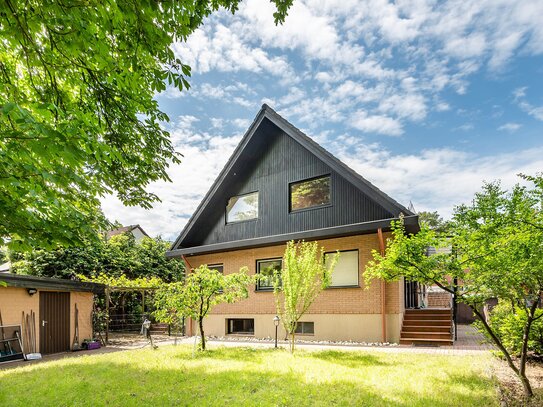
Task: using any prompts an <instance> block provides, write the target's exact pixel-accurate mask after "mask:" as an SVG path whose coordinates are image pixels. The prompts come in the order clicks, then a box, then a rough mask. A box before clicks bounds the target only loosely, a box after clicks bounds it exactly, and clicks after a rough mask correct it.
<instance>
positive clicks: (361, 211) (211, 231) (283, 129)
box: [167, 105, 451, 343]
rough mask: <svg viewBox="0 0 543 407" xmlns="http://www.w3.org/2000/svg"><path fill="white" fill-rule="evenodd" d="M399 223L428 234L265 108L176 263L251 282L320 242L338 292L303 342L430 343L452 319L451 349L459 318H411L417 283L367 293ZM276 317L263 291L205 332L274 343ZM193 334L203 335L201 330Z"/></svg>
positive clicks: (215, 317) (323, 299) (227, 310)
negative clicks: (290, 246)
mask: <svg viewBox="0 0 543 407" xmlns="http://www.w3.org/2000/svg"><path fill="white" fill-rule="evenodd" d="M400 216H403V219H404V222H405V225H406V228H407V230H408V231H409V232H411V233H416V232H417V231H418V230H419V224H418V216H417V215H416V214H414V213H413V212H411V211H410V210H408V209H407V208H405V207H404V206H402V205H401V204H399V203H398V202H396V201H395V200H394V199H392V198H391V197H389V196H388V195H386V194H385V193H384V192H382V191H380V190H379V189H378V188H376V187H375V186H374V185H372V184H371V183H370V182H368V181H367V180H366V179H364V178H363V177H361V176H360V175H359V174H357V173H356V172H355V171H353V170H352V169H351V168H349V167H348V166H347V165H345V164H344V163H342V162H341V161H340V160H338V159H337V158H336V157H334V156H333V155H332V154H330V153H329V152H327V151H326V150H325V149H323V148H322V147H321V146H319V145H318V144H317V143H316V142H314V141H313V140H312V139H311V138H309V137H308V136H306V135H305V134H304V133H302V132H301V131H300V130H298V129H297V128H295V127H294V126H293V125H292V124H290V123H289V122H288V121H286V120H285V119H284V118H283V117H281V116H280V115H279V114H277V113H276V112H275V111H274V110H272V109H271V108H270V107H268V106H267V105H263V107H262V109H261V110H260V112H259V113H258V115H257V116H256V118H255V120H254V122H253V123H252V125H251V126H250V128H249V129H248V131H247V132H246V134H245V135H244V137H243V138H242V140H241V142H240V144H239V145H238V147H237V148H236V149H235V151H234V153H233V155H232V157H231V158H230V159H229V161H228V162H227V164H226V166H225V167H224V169H223V170H222V172H221V173H220V174H219V176H218V178H217V180H216V181H215V182H214V184H213V185H212V186H211V189H210V190H209V192H208V193H207V195H206V196H205V197H204V199H203V201H202V202H201V203H200V205H199V206H198V208H197V209H196V212H195V213H194V214H193V216H192V217H191V219H190V220H189V221H188V223H187V225H186V226H185V228H184V230H183V231H182V232H181V234H180V235H179V237H178V238H177V240H176V241H175V242H174V244H173V245H172V248H171V250H170V251H169V252H168V253H167V255H168V256H169V257H182V258H183V259H184V261H185V263H186V264H187V267H188V269H191V268H195V267H198V266H199V265H202V264H207V265H208V266H209V267H210V268H214V269H217V270H219V271H221V272H224V273H225V274H228V273H232V272H237V271H238V270H239V269H240V268H241V267H243V266H247V267H248V268H249V270H250V273H270V272H271V271H273V270H274V269H280V268H281V262H282V259H281V258H282V255H283V253H284V250H285V242H287V241H289V240H295V241H297V240H302V239H304V240H318V242H319V244H320V245H322V246H323V247H324V248H325V251H326V252H329V253H334V252H335V251H337V250H339V251H340V258H339V262H338V264H337V266H336V268H335V270H334V272H333V274H332V285H331V287H329V288H328V289H326V290H324V291H323V292H322V293H321V294H320V296H319V298H317V300H316V301H315V302H314V304H313V305H312V306H311V308H310V310H309V312H308V313H307V314H306V315H305V316H304V317H303V318H302V320H301V323H300V324H299V325H298V331H299V334H300V335H303V336H306V337H307V339H313V340H332V341H348V340H351V341H365V342H383V341H385V342H399V341H400V336H401V337H402V342H403V343H413V342H416V341H421V342H424V341H429V339H433V338H437V337H439V336H441V335H435V336H432V335H430V338H428V337H427V336H428V335H426V336H425V335H419V334H420V332H419V331H422V332H424V330H425V329H426V330H427V331H428V330H430V331H431V329H430V328H427V327H426V326H427V325H430V322H425V321H435V320H444V322H443V323H442V324H441V325H442V326H441V328H443V326H445V329H441V330H440V332H442V331H447V329H448V330H449V331H448V333H447V332H446V333H445V334H443V336H444V337H445V340H446V341H448V342H450V339H451V338H450V336H451V334H450V329H451V321H450V310H447V309H445V310H441V309H439V310H438V309H436V310H432V311H431V312H430V313H428V310H418V309H413V310H407V311H406V309H405V308H406V305H408V306H409V307H411V308H418V307H419V305H418V304H411V303H408V298H412V296H413V295H417V290H418V287H417V284H416V283H406V282H404V281H400V282H391V283H384V282H382V281H373V282H372V284H371V285H370V287H369V288H367V289H366V288H365V282H364V270H365V266H366V263H367V262H368V261H369V260H370V259H371V258H372V255H371V252H372V250H381V251H383V250H384V244H385V239H386V238H387V236H390V224H391V221H393V220H395V219H398V218H399V217H400ZM423 313H424V315H422V314H423ZM441 313H443V315H441ZM275 314H276V308H275V302H274V294H273V290H272V287H271V286H269V285H266V283H265V282H261V283H260V284H258V285H256V286H255V287H254V288H253V289H251V290H250V294H249V298H248V299H246V300H243V301H240V302H238V303H235V304H221V305H218V306H216V307H215V308H214V309H213V312H212V314H211V315H209V316H208V317H207V318H206V320H205V332H206V334H208V335H212V336H225V335H254V336H255V337H273V336H274V332H275V327H274V323H273V317H274V316H275ZM404 319H405V320H408V321H409V322H408V323H407V324H406V323H404ZM420 321H422V322H420ZM413 322H414V323H415V325H414V324H413ZM417 324H419V325H417ZM447 324H448V325H447ZM422 325H424V327H423V329H422V328H418V327H419V326H422ZM447 326H448V328H447ZM187 328H188V333H189V334H190V333H191V332H194V333H195V332H196V329H195V326H194V323H191V324H189V326H188V327H187ZM408 332H412V333H413V334H410V333H408ZM281 335H285V333H284V331H283V332H282V333H281ZM447 335H448V336H447Z"/></svg>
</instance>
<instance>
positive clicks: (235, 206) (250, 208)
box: [226, 192, 258, 223]
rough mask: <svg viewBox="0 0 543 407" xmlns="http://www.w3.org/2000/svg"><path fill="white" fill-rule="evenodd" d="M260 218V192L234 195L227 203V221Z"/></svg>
mask: <svg viewBox="0 0 543 407" xmlns="http://www.w3.org/2000/svg"><path fill="white" fill-rule="evenodd" d="M256 218H258V192H251V193H250V194H245V195H238V196H233V197H232V198H230V199H229V200H228V204H227V205H226V223H231V222H240V221H243V220H250V219H256Z"/></svg>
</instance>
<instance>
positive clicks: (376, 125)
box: [351, 110, 403, 136]
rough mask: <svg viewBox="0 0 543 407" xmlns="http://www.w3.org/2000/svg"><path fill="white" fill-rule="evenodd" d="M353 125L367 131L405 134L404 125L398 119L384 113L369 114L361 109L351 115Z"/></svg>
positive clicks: (396, 134)
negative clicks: (383, 114)
mask: <svg viewBox="0 0 543 407" xmlns="http://www.w3.org/2000/svg"><path fill="white" fill-rule="evenodd" d="M351 126H353V127H354V128H355V129H358V130H360V131H363V132H365V133H377V134H384V135H387V136H399V135H401V134H403V129H402V125H401V124H400V122H399V121H398V120H395V119H393V118H391V117H387V116H382V115H368V114H367V112H365V111H363V110H361V111H358V112H356V113H355V114H354V115H353V117H351Z"/></svg>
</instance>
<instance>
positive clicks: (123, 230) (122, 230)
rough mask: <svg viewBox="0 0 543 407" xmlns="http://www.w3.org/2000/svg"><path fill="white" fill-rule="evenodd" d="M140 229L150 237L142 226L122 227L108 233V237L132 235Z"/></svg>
mask: <svg viewBox="0 0 543 407" xmlns="http://www.w3.org/2000/svg"><path fill="white" fill-rule="evenodd" d="M135 229H139V230H140V231H141V233H143V234H144V235H145V236H147V237H149V235H148V234H147V233H146V232H145V230H143V229H142V227H141V226H140V225H130V226H122V227H120V228H117V229H113V230H110V231H109V232H107V233H106V236H107V237H111V236H115V235H121V234H123V233H131V232H132V231H133V230H135Z"/></svg>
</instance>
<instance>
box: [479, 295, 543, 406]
mask: <svg viewBox="0 0 543 407" xmlns="http://www.w3.org/2000/svg"><path fill="white" fill-rule="evenodd" d="M469 307H470V308H471V309H472V311H473V313H474V314H475V315H476V316H477V318H479V320H480V321H481V323H482V324H483V326H484V327H485V329H486V331H487V332H488V334H489V335H490V337H491V338H492V340H493V341H494V343H495V344H496V346H497V347H498V349H499V350H500V351H501V352H502V354H503V356H504V357H505V360H506V361H507V364H508V365H509V367H510V368H511V369H512V370H513V371H514V372H515V374H516V375H517V376H518V378H519V379H520V381H521V383H522V387H523V388H524V395H525V396H526V397H532V396H533V395H534V393H533V392H532V387H531V386H530V381H529V380H528V378H527V377H526V374H525V372H522V373H521V371H520V370H519V369H518V368H517V367H516V366H515V364H514V363H513V359H511V355H510V354H509V352H508V351H507V349H505V347H504V346H503V344H502V343H501V341H500V339H499V338H498V337H497V336H496V334H494V331H492V328H491V327H490V325H488V323H487V322H486V319H485V317H484V316H483V315H481V313H480V312H479V310H477V308H476V307H474V306H472V305H469ZM524 329H525V331H526V327H525V328H524ZM523 346H524V345H523ZM521 366H522V359H521Z"/></svg>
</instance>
